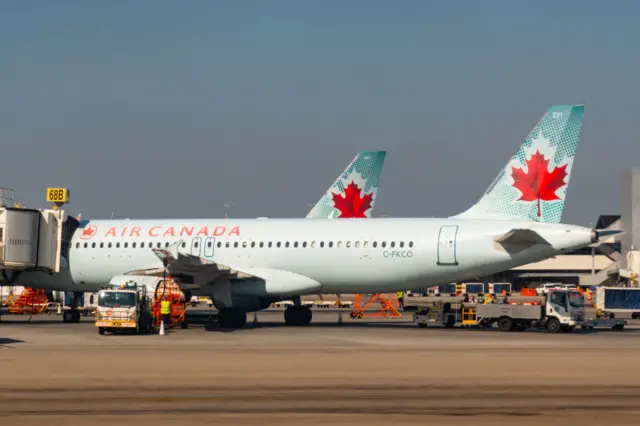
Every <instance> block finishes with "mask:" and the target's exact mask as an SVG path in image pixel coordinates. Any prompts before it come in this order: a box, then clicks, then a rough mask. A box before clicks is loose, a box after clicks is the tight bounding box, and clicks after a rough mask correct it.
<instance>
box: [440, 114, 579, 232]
mask: <svg viewBox="0 0 640 426" xmlns="http://www.w3.org/2000/svg"><path fill="white" fill-rule="evenodd" d="M583 116H584V105H554V106H552V107H551V108H549V109H548V110H547V112H546V113H545V115H544V116H543V117H542V119H541V120H540V121H539V122H538V124H537V125H536V126H535V127H534V128H533V130H532V131H531V133H529V136H527V138H526V139H525V140H524V142H523V143H522V145H520V149H518V152H516V154H515V155H514V156H513V157H511V158H510V159H509V162H508V163H507V165H506V167H505V168H504V169H502V171H501V172H500V173H499V174H498V176H497V177H496V178H495V179H494V181H493V182H492V183H491V185H489V188H487V190H486V191H485V193H484V195H483V196H482V198H481V199H480V200H479V201H478V202H477V203H476V204H475V205H473V206H472V207H471V208H469V209H468V210H466V211H465V212H463V213H460V214H458V215H456V216H452V218H464V219H497V220H520V221H528V220H530V221H536V222H546V223H559V222H560V220H561V218H562V211H563V209H564V202H565V199H566V195H567V188H568V186H569V178H570V177H571V170H572V169H573V161H574V158H575V155H576V147H577V145H578V139H579V138H580V128H581V125H582V118H583Z"/></svg>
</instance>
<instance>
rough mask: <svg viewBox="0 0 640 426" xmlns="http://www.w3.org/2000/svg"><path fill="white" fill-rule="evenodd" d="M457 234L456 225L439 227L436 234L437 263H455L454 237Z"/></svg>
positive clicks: (456, 262) (456, 261)
mask: <svg viewBox="0 0 640 426" xmlns="http://www.w3.org/2000/svg"><path fill="white" fill-rule="evenodd" d="M457 236H458V226H457V225H446V226H441V227H440V233H439V234H438V265H457V264H458V259H457V257H456V238H457Z"/></svg>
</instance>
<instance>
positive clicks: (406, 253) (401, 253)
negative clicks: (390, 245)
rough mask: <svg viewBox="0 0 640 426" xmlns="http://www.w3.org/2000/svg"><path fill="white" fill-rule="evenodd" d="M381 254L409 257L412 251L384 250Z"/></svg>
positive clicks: (411, 255)
mask: <svg viewBox="0 0 640 426" xmlns="http://www.w3.org/2000/svg"><path fill="white" fill-rule="evenodd" d="M382 256H384V257H403V258H410V257H413V251H411V250H385V251H383V252H382Z"/></svg>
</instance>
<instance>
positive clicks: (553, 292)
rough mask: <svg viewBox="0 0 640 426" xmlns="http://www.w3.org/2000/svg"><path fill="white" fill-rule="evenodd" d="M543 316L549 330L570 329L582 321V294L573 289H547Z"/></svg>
mask: <svg viewBox="0 0 640 426" xmlns="http://www.w3.org/2000/svg"><path fill="white" fill-rule="evenodd" d="M544 317H545V318H543V320H546V321H545V322H546V327H547V329H548V330H549V331H550V332H558V331H561V330H562V331H568V332H570V331H572V330H573V328H574V327H575V326H576V325H578V324H580V323H582V321H584V296H583V295H582V294H581V293H580V292H578V291H573V290H559V289H550V290H548V291H547V293H546V295H545V315H544Z"/></svg>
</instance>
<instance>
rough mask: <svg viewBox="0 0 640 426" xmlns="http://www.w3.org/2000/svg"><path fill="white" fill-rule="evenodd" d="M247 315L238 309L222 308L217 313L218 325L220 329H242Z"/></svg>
mask: <svg viewBox="0 0 640 426" xmlns="http://www.w3.org/2000/svg"><path fill="white" fill-rule="evenodd" d="M246 323H247V314H246V312H245V311H243V310H242V309H238V308H222V309H220V311H219V312H218V324H220V327H222V328H244V326H245V324H246Z"/></svg>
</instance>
